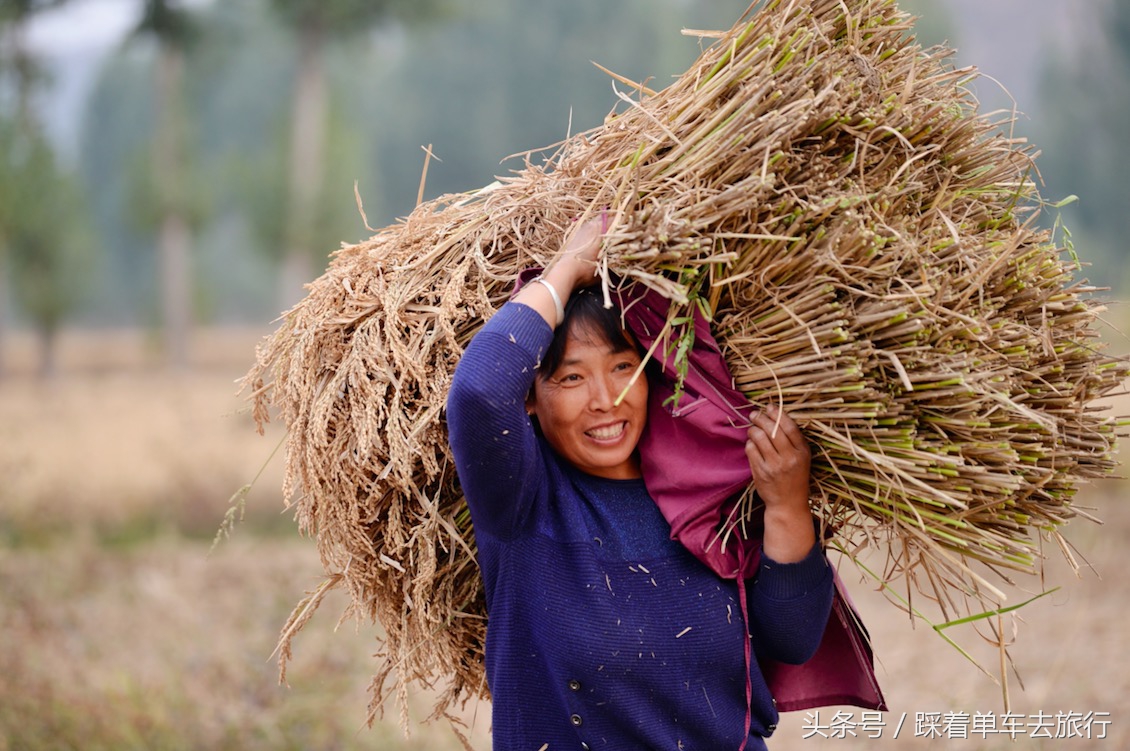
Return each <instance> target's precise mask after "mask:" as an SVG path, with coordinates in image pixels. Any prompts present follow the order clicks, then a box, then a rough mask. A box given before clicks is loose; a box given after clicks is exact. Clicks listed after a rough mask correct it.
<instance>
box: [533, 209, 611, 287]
mask: <svg viewBox="0 0 1130 751" xmlns="http://www.w3.org/2000/svg"><path fill="white" fill-rule="evenodd" d="M607 221H608V219H607V217H606V216H605V215H604V214H603V213H602V214H601V216H600V217H597V218H594V219H589V220H588V221H586V222H585V223H584V224H582V225H581V226H580V227H577V229H576V230H575V231H574V232H573V234H572V235H570V236H569V239H568V240H566V242H565V245H564V246H563V247H562V248H561V250H560V251H559V252H558V254H557V257H556V258H554V259H553V261H552V262H551V263H550V266H549V270H548V271H547V272H546V274H545V278H546V279H549V280H550V281H551V282H554V283H558V282H559V283H560V284H561V285H562V286H563V287H565V288H564V289H562V290H561V294H562V295H563V296H564V297H565V298H566V299H568V296H569V295H570V294H572V292H573V290H575V289H576V288H578V287H584V286H586V285H587V284H589V283H591V282H592V279H593V276H594V274H595V271H596V259H597V257H598V256H599V255H600V249H601V248H602V247H603V245H604V243H603V239H604V231H605V229H607V227H606V226H605V225H606V223H607Z"/></svg>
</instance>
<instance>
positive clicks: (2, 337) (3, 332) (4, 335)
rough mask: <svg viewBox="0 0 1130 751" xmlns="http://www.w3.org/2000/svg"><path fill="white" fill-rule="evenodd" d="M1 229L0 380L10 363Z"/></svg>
mask: <svg viewBox="0 0 1130 751" xmlns="http://www.w3.org/2000/svg"><path fill="white" fill-rule="evenodd" d="M3 232H4V230H3V229H2V228H0V378H3V377H4V376H5V375H6V374H7V369H8V361H7V359H6V357H5V355H6V351H5V347H6V346H7V340H8V328H9V326H8V247H7V241H6V239H5V238H4V236H3Z"/></svg>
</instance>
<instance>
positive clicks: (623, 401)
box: [447, 222, 833, 751]
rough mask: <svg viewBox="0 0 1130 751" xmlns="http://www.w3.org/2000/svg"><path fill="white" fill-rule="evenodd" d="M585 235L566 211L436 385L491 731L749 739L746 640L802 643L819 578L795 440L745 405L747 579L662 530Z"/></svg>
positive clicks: (818, 629)
mask: <svg viewBox="0 0 1130 751" xmlns="http://www.w3.org/2000/svg"><path fill="white" fill-rule="evenodd" d="M600 249H601V231H600V229H598V223H597V222H589V223H585V224H583V225H581V226H580V227H579V228H577V230H576V231H575V233H574V234H573V236H572V238H571V239H570V240H569V241H568V242H567V243H566V244H565V247H564V248H563V249H562V250H561V251H560V252H559V253H558V254H557V255H556V257H555V258H554V259H553V261H552V262H551V263H550V265H549V267H548V269H547V270H546V271H545V272H544V274H543V275H542V276H541V277H539V278H538V280H537V281H540V282H541V283H540V284H536V283H530V284H526V285H525V286H523V287H521V289H520V291H519V292H518V293H517V294H516V295H515V296H514V297H513V299H512V300H511V301H510V302H509V303H507V304H506V305H504V306H503V308H502V309H501V310H499V311H498V313H497V314H496V315H495V316H493V317H492V318H491V319H490V321H488V322H487V324H486V325H485V326H484V327H483V328H482V330H481V331H480V332H479V333H478V334H477V335H476V336H475V338H474V339H473V340H472V341H471V343H470V345H469V346H468V347H467V349H466V351H465V352H464V354H463V358H462V359H461V360H460V362H459V365H458V367H457V368H456V371H455V375H454V379H453V381H452V386H451V392H450V395H449V399H448V421H447V422H448V431H449V436H450V441H451V447H452V451H453V453H454V454H455V458H456V466H457V469H458V472H459V479H460V483H461V484H462V487H463V490H464V493H465V494H466V498H467V503H468V505H469V506H470V509H471V514H472V516H473V519H474V527H475V537H476V541H477V543H478V550H479V564H480V567H481V570H482V575H483V582H484V588H485V592H486V601H487V609H488V611H489V614H490V618H489V620H488V624H487V636H486V671H487V681H488V684H489V686H490V691H491V696H492V699H493V720H492V727H493V741H494V748H495V749H496V751H506V750H508V749H519V748H521V749H527V748H539V747H541V748H544V747H545V745H543V744H547V743H548V746H549V748H558V747H562V748H582V749H588V748H596V747H603V748H729V749H741V748H764V747H765V746H764V740H763V739H764V738H765V737H766V736H768V735H770V734H772V732H773V730H774V728H775V727H776V724H777V721H778V715H777V709H776V707H775V703H774V696H773V695H772V693H771V691H770V687H769V685H768V683H767V680H766V677H765V676H764V675H763V674H762V671H761V669H760V667H759V665H758V663H757V661H755V660H753V659H751V653H752V654H756V655H757V656H758V658H759V659H760V658H770V659H774V660H778V661H780V662H784V663H792V664H797V663H802V662H805V661H806V660H808V659H809V657H810V656H811V655H812V654H813V653H814V652H815V651H816V649H817V646H818V645H819V644H820V641H821V637H822V636H823V634H824V631H825V624H826V623H827V622H828V615H829V610H830V607H831V603H832V597H833V594H832V593H833V584H832V572H831V568H830V567H829V565H828V563H827V561H826V560H825V558H824V555H823V553H822V551H821V549H820V546H819V545H817V544H816V539H815V534H814V531H813V518H812V514H811V512H810V511H809V506H808V485H809V453H808V447H807V443H806V441H805V440H804V437H803V436H802V435H801V434H800V432H799V431H798V430H797V428H796V426H795V424H794V423H793V422H792V420H791V419H789V417H788V416H787V415H786V414H784V413H783V412H778V411H772V412H770V411H765V412H763V413H761V414H756V413H755V414H753V415H752V416H751V418H750V426H749V441H748V443H747V444H746V453H747V456H748V458H749V464H750V469H751V470H752V474H753V478H754V482H755V483H756V487H757V489H758V493H759V494H760V495H761V497H762V500H763V501H764V502H765V506H766V510H765V516H764V519H765V532H764V541H763V545H762V549H761V558H760V566H759V568H758V569H757V571H756V572H755V573H754V574H753V576H752V578H751V579H750V580H749V581H748V582H746V581H744V580H743V581H741V582H737V581H735V580H734V579H724V578H722V577H720V576H719V575H718V574H717V573H716V572H715V571H714V570H712V569H711V568H709V567H708V566H707V565H705V564H704V563H703V562H701V561H700V560H699V559H698V558H696V557H695V555H694V554H692V552H691V551H690V550H689V549H688V548H687V547H685V546H684V545H682V544H680V543H679V542H676V541H675V540H673V539H672V530H671V526H670V524H669V523H668V521H667V519H666V518H665V517H664V515H663V513H662V512H661V510H660V508H659V506H658V505H657V503H656V502H655V500H654V499H653V498H652V496H651V494H650V493H649V491H648V488H647V485H646V484H645V473H644V472H643V471H642V469H641V457H640V450H639V449H640V441H641V437H642V436H643V435H644V433H645V431H646V430H647V427H648V423H649V414H651V410H654V409H662V406H661V405H660V406H657V405H656V404H655V403H653V402H654V401H655V400H651V399H649V396H650V391H651V389H650V386H649V379H648V377H647V376H646V375H641V374H640V373H639V369H640V364H641V362H642V361H643V359H644V353H643V352H642V351H641V348H640V346H639V342H638V341H637V339H636V338H635V337H634V336H633V335H632V334H631V333H629V332H628V331H627V330H626V329H625V328H624V324H623V322H622V320H621V314H620V311H619V310H617V309H615V308H610V307H609V308H606V307H605V305H604V302H603V299H602V296H601V295H600V294H599V293H598V292H595V291H594V290H593V287H592V286H587V285H591V284H592V282H593V272H594V269H595V261H596V258H597V255H598V254H599V252H600ZM562 298H564V299H565V300H567V301H568V302H567V304H564V305H563V304H562ZM698 469H699V470H701V471H704V472H709V471H710V468H709V467H701V468H698ZM747 595H748V596H747ZM750 634H752V635H753V636H752V639H751V637H750ZM546 681H548V682H549V686H550V690H548V691H547V690H546Z"/></svg>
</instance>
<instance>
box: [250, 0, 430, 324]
mask: <svg viewBox="0 0 1130 751" xmlns="http://www.w3.org/2000/svg"><path fill="white" fill-rule="evenodd" d="M271 7H272V9H273V10H274V11H275V13H276V15H277V17H278V18H279V19H280V20H282V21H283V23H284V24H286V26H287V27H288V28H290V29H291V30H292V31H293V33H294V35H295V38H296V40H297V45H298V68H297V70H296V72H295V78H294V91H293V98H292V105H291V114H290V127H291V130H290V139H289V144H290V145H289V156H288V159H287V165H288V166H287V169H288V175H287V182H286V185H287V198H286V204H285V205H286V214H285V222H286V225H285V226H286V231H285V240H284V243H283V245H282V251H283V265H282V273H281V278H280V296H281V298H282V299H280V301H279V302H280V303H281V305H282V307H283V308H288V307H290V305H292V304H293V303H295V302H297V301H298V299H299V297H300V296H301V291H302V285H304V284H305V283H306V282H308V281H310V280H311V279H312V278H313V277H314V275H315V273H320V271H321V268H317V269H315V268H314V263H315V260H314V259H315V257H316V256H315V253H318V252H321V251H324V249H325V247H326V245H327V243H328V238H323V237H318V235H317V228H318V224H319V222H318V205H319V202H318V196H319V195H320V194H322V193H323V192H324V191H325V190H326V187H327V186H326V181H325V177H326V170H325V165H326V153H327V148H328V137H327V136H328V123H329V111H330V109H329V107H330V104H329V99H330V98H329V84H328V77H327V71H326V48H327V45H328V43H329V41H330V40H331V39H333V38H341V37H343V36H347V35H351V34H357V33H360V32H364V31H366V30H369V29H372V28H373V27H374V26H376V25H377V24H381V23H388V22H391V21H394V20H401V21H418V20H422V19H426V18H429V17H431V16H433V15H435V14H437V13H438V12H440V11H441V10H442V9H444V8H445V7H446V3H445V2H444V0H271ZM321 259H322V260H321V262H322V263H324V255H322V257H321Z"/></svg>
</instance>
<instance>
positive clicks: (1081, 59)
mask: <svg viewBox="0 0 1130 751" xmlns="http://www.w3.org/2000/svg"><path fill="white" fill-rule="evenodd" d="M1098 10H1099V22H1098V24H1096V26H1095V28H1094V29H1093V30H1091V33H1092V34H1094V35H1095V36H1096V37H1097V38H1094V39H1092V40H1090V43H1088V44H1086V45H1073V46H1071V47H1069V48H1060V49H1058V50H1052V51H1051V52H1050V54H1048V56H1047V58H1046V60H1047V62H1046V65H1045V69H1044V72H1043V76H1042V80H1041V90H1040V96H1041V98H1042V99H1043V101H1044V105H1043V107H1042V111H1043V113H1044V117H1043V118H1042V119H1041V121H1040V122H1039V123H1037V124H1036V126H1035V128H1034V130H1035V133H1036V138H1037V142H1038V143H1040V144H1041V146H1042V147H1043V149H1044V152H1043V154H1042V155H1041V156H1040V159H1039V167H1040V173H1041V176H1042V177H1043V179H1044V183H1045V189H1044V190H1043V193H1044V195H1045V196H1046V197H1047V198H1048V200H1050V201H1052V202H1056V201H1060V200H1063V199H1065V198H1066V197H1068V196H1078V197H1079V200H1078V201H1077V202H1075V203H1073V204H1071V205H1069V206H1066V207H1064V208H1063V209H1062V214H1063V219H1064V221H1065V223H1066V226H1067V227H1068V228H1069V229H1070V230H1071V232H1072V234H1073V235H1074V238H1075V243H1076V244H1077V245H1078V247H1079V249H1080V254H1081V257H1082V259H1083V261H1084V262H1086V263H1089V264H1090V265H1091V266H1092V267H1093V268H1091V269H1090V270H1087V271H1086V272H1085V276H1087V277H1089V278H1090V279H1091V280H1093V281H1096V282H1098V283H1101V284H1104V285H1107V286H1110V287H1114V288H1122V289H1125V288H1127V287H1130V271H1128V270H1127V267H1126V256H1127V239H1126V238H1128V237H1130V211H1127V206H1130V182H1128V181H1127V180H1126V175H1127V173H1128V172H1130V152H1128V151H1127V149H1126V133H1127V125H1126V123H1127V122H1130V3H1126V2H1124V1H1123V0H1104V2H1103V3H1102V4H1101V5H1100V6H1099V9H1098Z"/></svg>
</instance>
